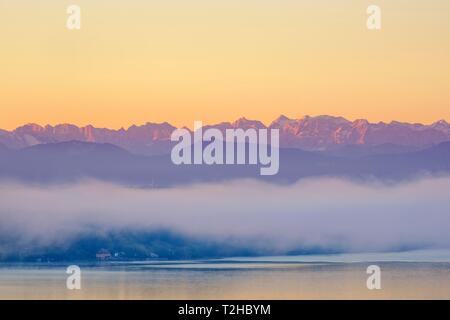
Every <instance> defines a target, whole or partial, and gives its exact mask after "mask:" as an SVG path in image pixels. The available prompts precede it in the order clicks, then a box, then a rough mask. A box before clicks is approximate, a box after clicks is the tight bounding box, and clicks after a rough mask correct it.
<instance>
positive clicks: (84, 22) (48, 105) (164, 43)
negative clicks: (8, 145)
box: [0, 0, 450, 130]
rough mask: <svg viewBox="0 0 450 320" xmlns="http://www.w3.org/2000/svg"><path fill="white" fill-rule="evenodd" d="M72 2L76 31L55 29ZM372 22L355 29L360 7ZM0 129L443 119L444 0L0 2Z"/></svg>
mask: <svg viewBox="0 0 450 320" xmlns="http://www.w3.org/2000/svg"><path fill="white" fill-rule="evenodd" d="M70 4H77V5H79V6H80V7H81V30H68V29H67V28H66V20H67V17H68V14H67V13H66V9H67V6H68V5H70ZM370 4H376V5H379V6H380V7H381V10H382V29H381V30H379V31H373V30H372V31H370V30H368V29H367V28H366V20H367V13H366V9H367V7H368V6H369V5H370ZM0 39H1V41H0V128H3V129H8V130H10V129H13V128H15V127H17V126H19V125H23V124H25V123H30V122H33V123H39V124H41V125H44V124H52V125H54V124H58V123H74V124H77V125H87V124H93V125H95V126H100V127H109V128H120V127H128V126H130V125H131V124H142V123H146V122H163V121H168V122H170V123H172V124H173V125H176V126H184V125H186V126H189V127H192V125H193V121H194V120H201V121H203V122H204V123H217V122H221V121H232V120H235V119H237V118H239V117H242V116H245V117H247V118H251V119H258V120H262V121H263V122H265V123H266V124H268V123H270V122H271V121H272V120H273V119H275V118H276V117H277V116H279V115H280V114H285V115H287V116H289V117H292V118H300V117H302V116H304V115H311V116H314V115H320V114H328V115H337V116H344V117H346V118H348V119H350V120H353V119H358V118H367V119H369V120H371V121H391V120H400V121H408V122H423V123H431V122H434V121H436V120H439V119H446V120H448V121H450V59H448V57H450V41H449V39H450V2H449V1H448V0H429V1H424V0H396V1H386V0H370V1H366V0H340V1H336V0H315V1H312V0H311V1H306V0H276V1H275V0H226V1H224V0H190V1H185V0H164V1H162V0H159V1H153V0H147V1H144V0H126V1H125V0H108V1H106V0H94V1H93V0H89V1H88V0H70V1H61V0H41V1H32V0H0Z"/></svg>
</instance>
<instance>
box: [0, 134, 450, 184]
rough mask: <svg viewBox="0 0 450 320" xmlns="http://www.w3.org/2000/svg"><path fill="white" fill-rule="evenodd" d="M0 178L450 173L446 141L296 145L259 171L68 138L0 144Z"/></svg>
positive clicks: (282, 179)
mask: <svg viewBox="0 0 450 320" xmlns="http://www.w3.org/2000/svg"><path fill="white" fill-rule="evenodd" d="M0 150H3V151H0V152H1V156H0V179H18V180H22V181H26V182H33V183H65V182H74V181H78V180H81V179H99V180H102V181H108V182H114V183H120V184H124V185H131V186H138V187H167V186H174V185H178V184H186V183H194V182H221V181H225V180H230V179H237V178H254V179H262V180H264V181H269V182H276V183H292V182H295V181H297V180H299V179H301V178H305V177H317V176H337V177H349V178H367V177H370V178H371V177H375V178H379V179H387V180H392V181H401V180H404V179H410V178H414V177H416V176H418V175H424V174H427V175H441V174H450V142H446V143H441V144H439V145H436V146H433V147H430V148H427V149H424V150H420V151H414V152H404V153H393V154H388V153H381V154H370V155H356V154H355V155H353V156H352V157H342V156H333V155H329V154H324V153H321V152H311V151H304V150H300V149H294V148H291V149H287V148H283V149H281V150H280V171H279V173H278V174H277V175H275V176H271V177H261V176H260V175H259V167H258V166H250V165H235V166H207V165H203V166H194V165H192V166H183V165H182V166H176V165H174V164H173V163H172V161H171V159H170V155H168V154H167V155H160V156H151V157H150V156H142V155H135V154H132V153H130V152H128V151H126V150H124V149H122V148H120V147H117V146H114V145H112V144H98V143H89V142H79V141H69V142H63V143H55V144H42V145H35V146H32V147H28V148H24V149H21V150H8V149H6V148H4V149H0Z"/></svg>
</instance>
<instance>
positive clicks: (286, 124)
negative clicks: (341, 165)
mask: <svg viewBox="0 0 450 320" xmlns="http://www.w3.org/2000/svg"><path fill="white" fill-rule="evenodd" d="M212 127H213V128H218V129H220V130H221V131H224V130H226V129H235V128H242V129H249V128H256V129H260V128H273V129H279V130H280V146H281V147H284V148H299V149H304V150H309V151H320V150H333V149H335V148H339V147H344V146H367V147H373V146H379V145H385V144H388V145H398V146H410V147H427V146H431V145H436V144H439V143H441V142H445V141H450V124H449V123H448V122H446V121H445V120H440V121H437V122H435V123H433V124H430V125H424V124H420V123H414V124H411V123H403V122H398V121H392V122H390V123H384V122H378V123H370V122H369V121H367V120H365V119H359V120H355V121H349V120H347V119H345V118H343V117H333V116H316V117H310V116H305V117H303V118H300V119H290V118H288V117H286V116H283V115H282V116H280V117H278V118H277V119H276V120H274V121H273V122H272V123H271V124H270V125H269V126H266V125H264V124H263V123H262V122H260V121H257V120H248V119H246V118H240V119H238V120H236V121H235V122H222V123H219V124H216V125H207V126H205V129H206V128H212ZM175 129H176V127H174V126H172V125H171V124H169V123H167V122H163V123H146V124H144V125H141V126H136V125H133V126H131V127H129V128H128V129H123V128H122V129H119V130H113V129H106V128H96V127H94V126H92V125H88V126H85V127H78V126H76V125H73V124H60V125H56V126H50V125H47V126H44V127H43V126H40V125H37V124H27V125H24V126H21V127H18V128H16V129H15V130H12V131H6V130H0V144H3V145H4V146H6V147H8V148H12V149H21V148H25V147H29V146H33V145H37V144H45V143H58V142H66V141H73V140H77V141H83V142H95V143H110V144H114V145H117V146H120V147H122V148H124V149H125V150H127V151H130V152H132V153H137V154H145V155H156V154H165V153H167V152H169V150H170V148H171V146H172V143H171V142H170V135H171V133H172V132H173V130H175Z"/></svg>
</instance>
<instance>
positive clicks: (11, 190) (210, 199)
mask: <svg viewBox="0 0 450 320" xmlns="http://www.w3.org/2000/svg"><path fill="white" fill-rule="evenodd" d="M449 190H450V178H435V179H423V180H418V181H415V182H410V183H408V184H398V185H395V186H386V185H383V184H377V183H370V184H360V183H353V182H350V181H344V180H337V179H311V180H303V181H301V182H299V183H297V184H295V185H291V186H279V185H271V184H265V183H261V182H255V181H247V180H241V181H234V182H230V183H227V184H220V185H214V184H212V185H211V184H208V185H207V184H200V185H194V186H189V187H180V188H170V189H135V188H126V187H121V186H117V185H111V184H104V183H100V182H96V181H88V182H84V183H79V184H76V185H64V186H58V187H55V186H52V187H43V186H31V185H21V184H17V183H6V182H3V183H1V184H0V232H1V234H2V236H3V237H4V236H8V235H14V236H15V237H17V239H19V240H20V241H23V242H24V243H29V242H30V241H32V242H34V243H49V244H50V243H53V242H61V241H66V240H67V239H69V238H70V237H74V236H76V235H77V234H79V233H81V232H86V230H89V229H88V228H90V229H92V228H93V226H94V227H95V228H100V229H102V230H121V229H126V230H133V229H136V230H149V231H151V230H159V229H169V230H172V231H174V232H179V233H180V234H184V235H188V236H191V235H192V236H195V237H205V239H224V240H225V239H239V240H241V241H249V242H251V243H252V245H254V246H256V247H257V246H260V247H266V248H267V247H270V249H272V250H276V251H277V252H280V253H281V252H285V251H288V250H292V249H294V248H296V247H299V246H321V247H325V248H339V249H343V250H349V251H352V250H361V251H366V250H391V249H398V248H404V247H420V246H432V247H441V248H450V197H449ZM0 241H1V240H0Z"/></svg>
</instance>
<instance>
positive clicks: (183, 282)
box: [0, 252, 450, 299]
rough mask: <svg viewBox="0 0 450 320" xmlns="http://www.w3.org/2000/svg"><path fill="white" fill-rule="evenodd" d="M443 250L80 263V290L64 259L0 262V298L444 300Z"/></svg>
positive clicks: (449, 290)
mask: <svg viewBox="0 0 450 320" xmlns="http://www.w3.org/2000/svg"><path fill="white" fill-rule="evenodd" d="M370 257H372V258H370ZM412 257H414V259H412ZM446 257H447V258H446ZM448 257H450V255H448V252H434V253H433V254H431V255H430V253H429V252H426V253H425V252H424V253H420V252H419V253H417V252H416V253H414V254H413V255H411V254H410V255H409V256H408V255H407V256H406V257H405V256H403V257H402V254H400V255H398V254H393V255H384V258H383V257H382V256H374V255H369V256H367V255H359V256H357V258H356V256H354V255H353V256H352V255H336V256H307V257H265V258H241V259H226V260H209V261H182V262H161V261H160V262H155V261H153V262H135V263H116V264H102V265H84V266H83V265H81V268H82V290H80V291H69V290H67V289H66V277H67V275H66V273H65V268H66V267H67V266H65V265H36V264H33V265H20V266H18V265H1V266H0V299H450V261H448V260H450V259H448ZM305 260H307V261H306V262H305ZM349 261H350V262H349ZM353 261H358V262H353ZM363 261H366V262H363ZM371 261H372V262H371ZM373 261H379V262H377V263H376V264H377V265H379V266H380V267H381V270H382V290H374V291H370V290H368V289H367V288H366V280H367V277H368V275H367V274H366V268H367V266H369V265H370V264H373ZM380 261H382V262H380Z"/></svg>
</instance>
